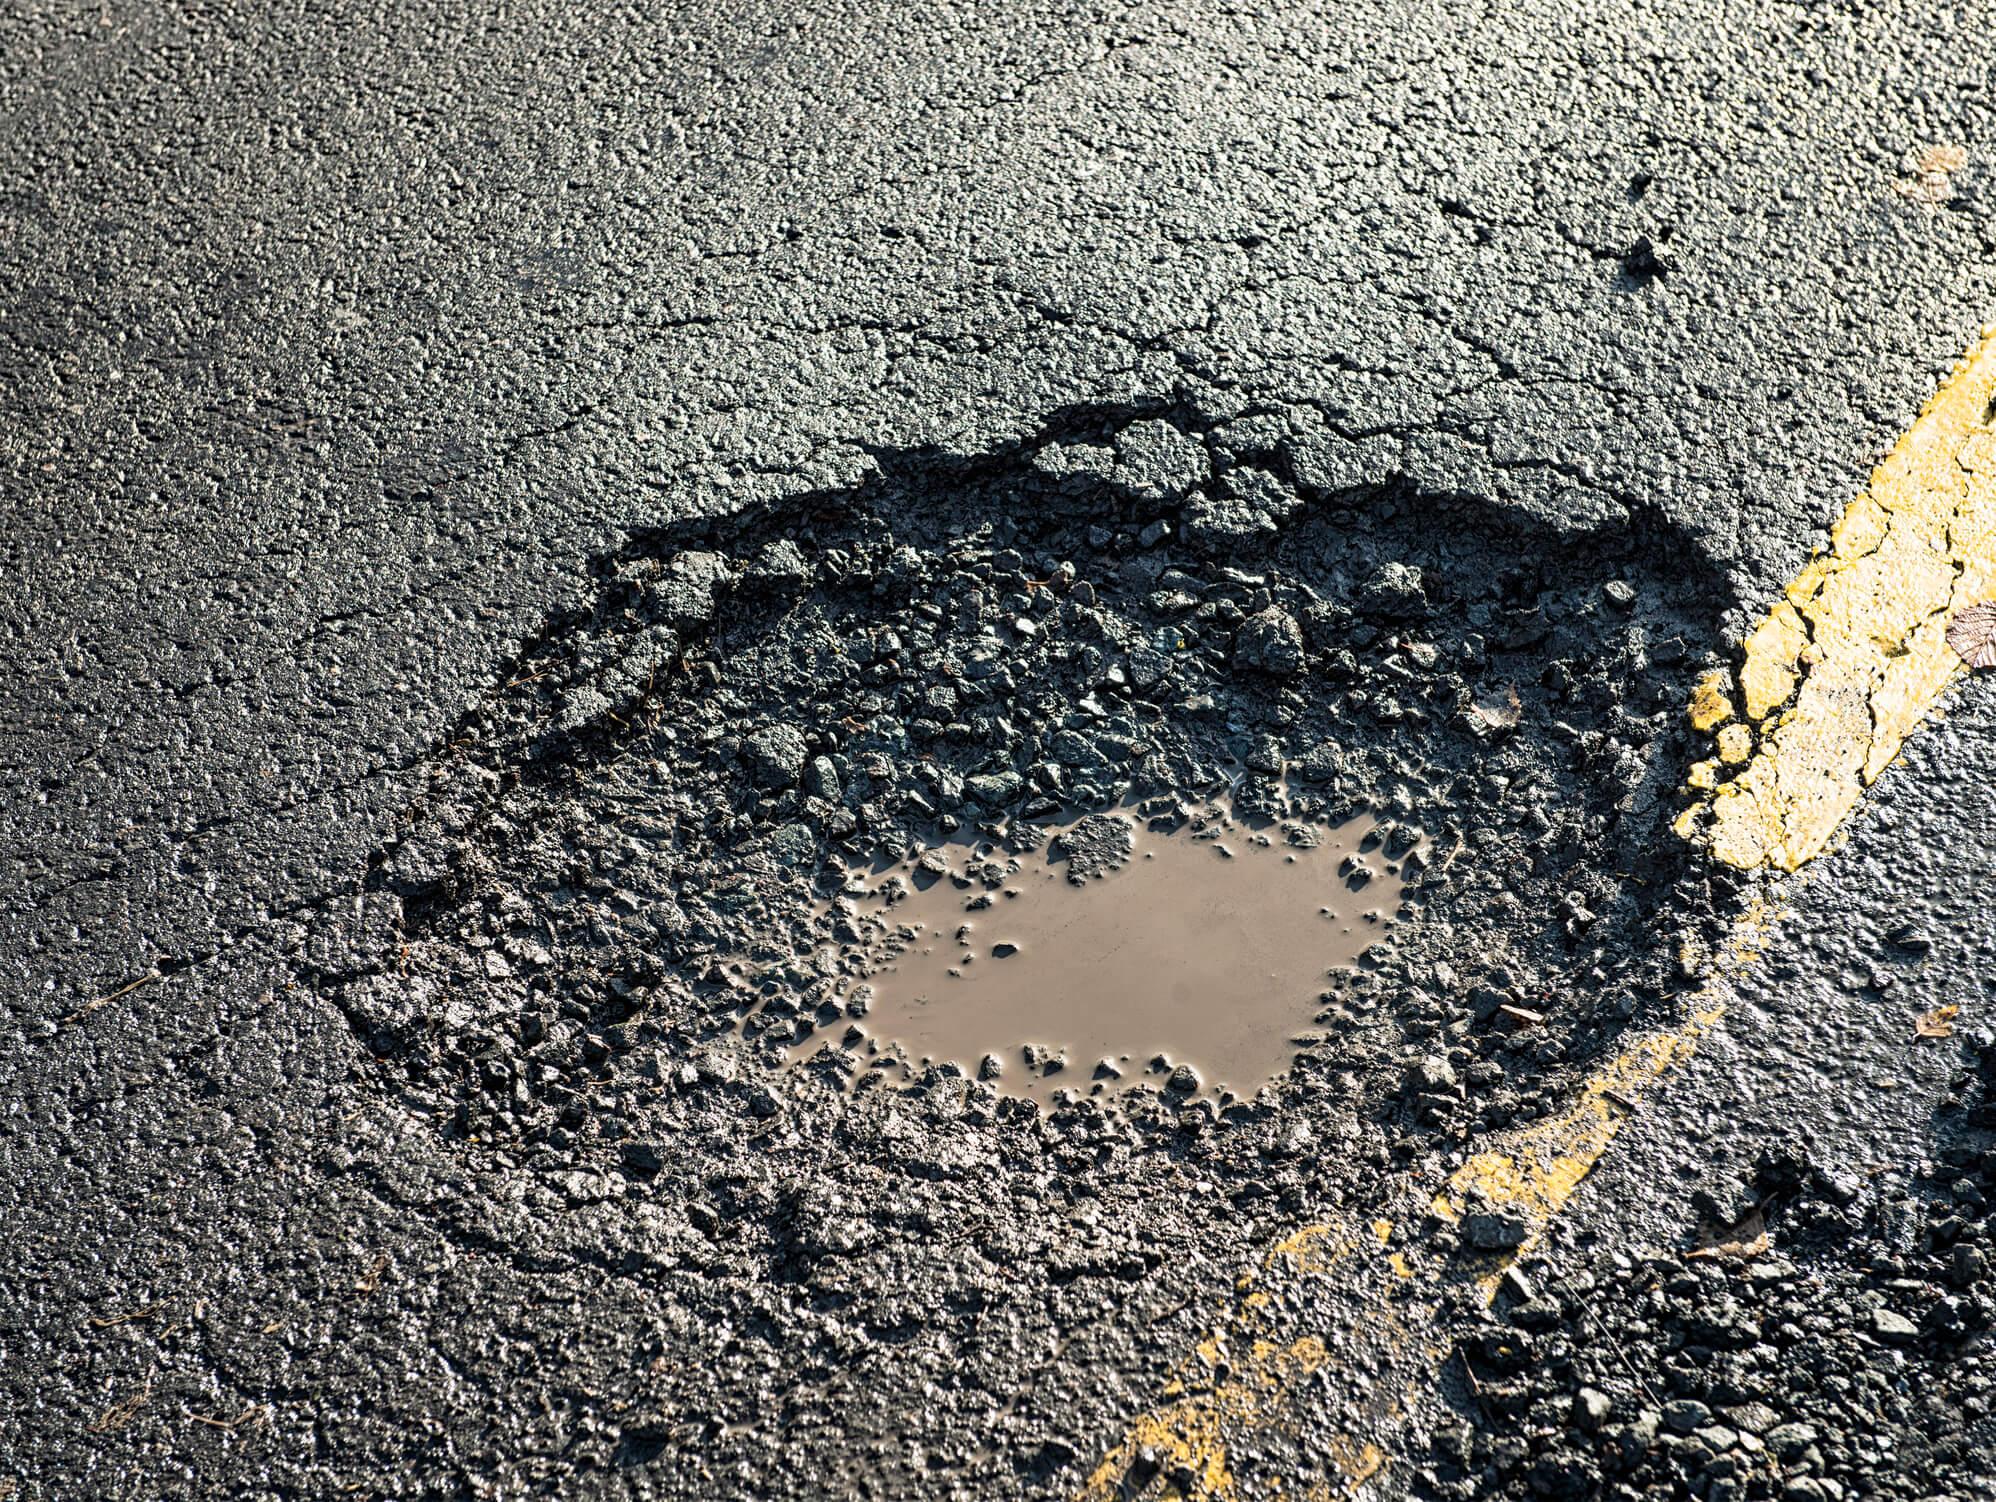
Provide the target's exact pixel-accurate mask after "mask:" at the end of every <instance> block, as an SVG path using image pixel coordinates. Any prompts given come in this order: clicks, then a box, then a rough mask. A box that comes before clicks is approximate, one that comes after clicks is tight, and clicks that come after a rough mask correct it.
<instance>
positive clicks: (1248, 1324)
mask: <svg viewBox="0 0 1996 1502" xmlns="http://www.w3.org/2000/svg"><path fill="white" fill-rule="evenodd" d="M1759 932H1760V925H1759V922H1758V917H1757V912H1756V916H1755V920H1754V921H1751V922H1743V923H1742V924H1741V925H1740V927H1739V929H1738V930H1737V937H1736V939H1735V941H1734V943H1733V944H1732V945H1731V946H1730V947H1729V949H1728V951H1727V953H1726V954H1725V955H1723V956H1722V957H1721V960H1720V968H1721V970H1722V972H1723V973H1724V974H1727V975H1730V974H1733V973H1737V971H1738V970H1739V969H1740V968H1741V967H1743V966H1744V965H1745V964H1747V963H1748V962H1749V961H1750V960H1751V958H1752V957H1753V955H1754V953H1755V952H1756V940H1757V936H1758V934H1759ZM1726 994H1727V983H1726V981H1724V980H1723V979H1718V980H1714V981H1713V982H1712V983H1711V984H1710V985H1708V986H1707V987H1706V988H1705V989H1704V990H1703V991H1702V992H1701V993H1700V995H1699V997H1698V998H1697V1000H1696V1001H1695V1002H1694V1004H1693V1005H1692V1006H1691V1008H1690V1012H1689V1016H1688V1017H1687V1018H1686V1020H1685V1021H1684V1022H1683V1023H1681V1024H1679V1025H1678V1026H1677V1027H1675V1028H1672V1029H1669V1030H1667V1031H1664V1032H1660V1033H1656V1034H1652V1035H1649V1036H1646V1037H1644V1038H1642V1039H1639V1040H1638V1041H1637V1042H1635V1043H1633V1044H1631V1045H1630V1046H1629V1047H1627V1048H1625V1049H1624V1050H1623V1051H1622V1052H1621V1053H1620V1054H1618V1055H1617V1056H1616V1057H1615V1058H1614V1059H1613V1060H1611V1061H1610V1062H1609V1063H1608V1064H1607V1065H1606V1066H1604V1067H1603V1068H1601V1069H1600V1070H1598V1071H1596V1072H1595V1073H1594V1074H1593V1075H1591V1076H1590V1077H1589V1078H1588V1080H1587V1081H1586V1083H1585V1084H1584V1085H1583V1086H1582V1087H1581V1091H1580V1097H1579V1100H1578V1101H1577V1102H1576V1104H1575V1105H1574V1106H1573V1107H1572V1108H1571V1109H1569V1110H1568V1111H1566V1112H1564V1113H1563V1114H1561V1115H1559V1116H1557V1117H1554V1118H1551V1119H1549V1120H1547V1121H1543V1122H1538V1123H1535V1124H1534V1125H1532V1126H1530V1127H1527V1128H1524V1129H1522V1130H1520V1131H1518V1132H1515V1133H1511V1134H1509V1135H1508V1136H1507V1137H1505V1138H1504V1139H1503V1140H1502V1141H1501V1142H1500V1143H1499V1144H1497V1145H1496V1146H1494V1147H1492V1148H1491V1149H1489V1150H1487V1151H1485V1152H1481V1153H1478V1154H1477V1155H1475V1156H1474V1157H1472V1158H1471V1159H1470V1160H1469V1161H1468V1162H1466V1163H1465V1164H1464V1165H1463V1166H1462V1167H1461V1168H1459V1169H1457V1170H1456V1172H1455V1173H1454V1174H1453V1175H1452V1176H1451V1177H1450V1178H1449V1180H1448V1183H1447V1184H1446V1186H1444V1187H1443V1188H1442V1189H1441V1190H1440V1191H1439V1192H1438V1193H1433V1194H1424V1193H1422V1192H1421V1191H1419V1190H1418V1189H1417V1188H1415V1187H1414V1186H1409V1187H1408V1188H1406V1189H1405V1190H1403V1191H1402V1192H1401V1194H1400V1195H1399V1196H1398V1197H1397V1200H1396V1202H1395V1203H1394V1204H1392V1205H1391V1206H1389V1207H1388V1208H1389V1209H1391V1210H1392V1211H1393V1212H1394V1215H1392V1216H1387V1215H1381V1216H1379V1217H1377V1218H1375V1219H1373V1220H1372V1221H1371V1222H1370V1223H1369V1224H1366V1225H1364V1226H1356V1225H1353V1226H1346V1225H1341V1224H1337V1223H1326V1224H1322V1225H1313V1226H1306V1227H1304V1228H1303V1229H1302V1230H1300V1231H1297V1232H1294V1233H1293V1234H1291V1235H1290V1236H1288V1237H1286V1238H1285V1239H1284V1240H1282V1241H1281V1242H1279V1243H1278V1244H1277V1245H1276V1246H1275V1248H1274V1249H1273V1250H1272V1251H1271V1252H1270V1253H1269V1254H1268V1256H1267V1257H1266V1258H1265V1259H1264V1260H1263V1262H1262V1265H1261V1267H1260V1269H1259V1270H1258V1271H1257V1272H1256V1273H1255V1274H1254V1275H1252V1276H1250V1277H1247V1278H1243V1279H1242V1280H1241V1282H1240V1284H1239V1286H1238V1287H1237V1288H1236V1289H1235V1290H1234V1293H1233V1295H1232V1297H1231V1298H1230V1299H1229V1300H1228V1301H1227V1304H1226V1307H1225V1308H1224V1310H1223V1311H1222V1314H1221V1317H1220V1319H1219V1320H1218V1321H1217V1322H1216V1323H1215V1326H1214V1328H1213V1330H1212V1333H1210V1334H1209V1335H1207V1336H1206V1338H1205V1339H1204V1340H1202V1341H1200V1342H1199V1344H1198V1345H1197V1346H1196V1347H1195V1348H1194V1349H1193V1352H1192V1354H1191V1355H1190V1356H1189V1357H1188V1358H1187V1359H1186V1360H1185V1361H1184V1362H1183V1363H1181V1364H1180V1366H1179V1368H1178V1370H1177V1371H1176V1372H1175V1373H1174V1374H1173V1376H1172V1378H1171V1380H1170V1382H1168V1383H1167V1384H1166V1386H1165V1389H1164V1393H1163V1401H1162V1402H1160V1403H1159V1404H1158V1405H1157V1406H1156V1407H1155V1408H1153V1409H1151V1410H1149V1411H1148V1412H1146V1413H1143V1414H1140V1415H1139V1416H1138V1417H1137V1418H1136V1419H1135V1420H1133V1421H1132V1422H1131V1423H1130V1424H1129V1426H1128V1427H1127V1428H1126V1430H1125V1431H1124V1434H1123V1438H1122V1440H1121V1441H1120V1442H1119V1443H1118V1444H1117V1445H1116V1446H1115V1447H1114V1448H1113V1449H1111V1450H1110V1451H1109V1452H1108V1454H1106V1455H1105V1456H1103V1458H1102V1460H1101V1462H1100V1463H1099V1464H1098V1465H1097V1466H1096V1468H1095V1470H1094V1471H1093V1472H1091V1473H1090V1475H1089V1477H1088V1479H1087V1481H1086V1483H1085V1484H1084V1485H1083V1486H1082V1488H1081V1490H1080V1491H1079V1492H1078V1493H1077V1494H1076V1502H1128V1499H1132V1498H1136V1497H1140V1496H1141V1497H1146V1498H1148V1497H1157V1498H1161V1499H1165V1498H1170V1499H1180V1502H1243V1499H1245V1498H1249V1497H1262V1496H1265V1497H1269V1498H1283V1497H1305V1498H1310V1499H1313V1502H1343V1499H1351V1498H1356V1497H1358V1496H1360V1495H1361V1494H1362V1493H1363V1492H1364V1491H1365V1488H1366V1484H1367V1483H1368V1482H1370V1481H1371V1480H1372V1479H1373V1478H1374V1477H1376V1476H1378V1475H1379V1474H1380V1473H1381V1472H1382V1471H1383V1470H1384V1469H1385V1468H1386V1466H1387V1464H1388V1462H1389V1459H1390V1457H1391V1454H1392V1446H1393V1440H1394V1437H1395V1436H1396V1435H1397V1434H1398V1433H1399V1432H1400V1430H1401V1428H1402V1426H1403V1425H1404V1423H1405V1420H1406V1419H1407V1417H1408V1415H1409V1413H1410V1411H1411V1410H1412V1409H1413V1407H1414V1405H1415V1404H1416V1403H1417V1402H1418V1401H1419V1399H1420V1398H1421V1397H1422V1396H1423V1395H1424V1394H1425V1393H1426V1392H1427V1391H1428V1390H1429V1388H1430V1387H1431V1386H1432V1384H1433V1382H1434V1378H1435V1375H1436V1372H1437V1370H1438V1368H1439V1367H1440V1365H1441V1363H1442V1362H1443V1361H1444V1360H1445V1359H1446V1358H1447V1356H1448V1352H1449V1349H1450V1345H1449V1342H1448V1341H1447V1339H1446V1338H1445V1337H1444V1336H1443V1335H1442V1334H1441V1333H1440V1330H1439V1327H1440V1323H1441V1319H1442V1317H1443V1313H1444V1310H1445V1308H1446V1305H1447V1302H1448V1300H1447V1295H1448V1294H1450V1293H1451V1292H1453V1291H1454V1290H1456V1289H1459V1288H1463V1287H1470V1288H1473V1289H1474V1290H1475V1291H1476V1293H1477V1294H1478V1296H1479V1297H1481V1298H1483V1299H1484V1300H1485V1301H1486V1302H1487V1301H1488V1300H1489V1299H1490V1298H1492V1297H1493V1296H1494V1295H1495V1292H1496V1289H1497V1287H1498V1284H1499V1282H1500V1280H1501V1279H1502V1277H1503V1273H1504V1269H1505V1268H1506V1267H1508V1266H1510V1264H1511V1263H1512V1262H1513V1261H1515V1260H1516V1259H1517V1258H1518V1257H1520V1256H1523V1255H1525V1254H1526V1253H1527V1252H1529V1251H1530V1250H1531V1249H1532V1248H1533V1247H1534V1246H1535V1245H1536V1244H1537V1242H1538V1240H1539V1238H1540V1236H1541V1235H1542V1234H1543V1232H1544V1231H1545V1229H1546V1227H1547V1226H1548V1225H1550V1224H1551V1222H1552V1220H1553V1218H1554V1217H1555V1216H1557V1215H1558V1214H1559V1212H1560V1210H1561V1209H1562V1208H1563V1207H1564V1206H1565V1204H1566V1202H1567V1200H1568V1199H1569V1198H1571V1197H1572V1195H1573V1193H1574V1191H1575V1190H1576V1189H1577V1188H1578V1187H1579V1186H1580V1184H1581V1182H1582V1180H1584V1179H1585V1178H1586V1177H1587V1175H1588V1173H1589V1172H1591V1171H1592V1169H1593V1167H1594V1164H1595V1163H1596V1162H1597V1161H1598V1160H1599V1159H1600V1157H1601V1155H1602V1154H1603V1153H1604V1152H1606V1151H1607V1148H1608V1144H1609V1143H1610V1142H1612V1141H1613V1140H1614V1138H1615V1135H1616V1134H1617V1133H1618V1132H1619V1131H1621V1129H1622V1126H1623V1124H1624V1123H1625V1122H1626V1121H1627V1120H1629V1119H1630V1117H1631V1116H1632V1115H1633V1113H1634V1112H1635V1110H1636V1109H1637V1108H1638V1106H1640V1104H1641V1103H1642V1100H1643V1098H1644V1096H1645V1094H1647V1093H1648V1092H1649V1091H1651V1090H1653V1089H1654V1088H1655V1087H1656V1086H1657V1084H1658V1083H1659V1082H1660V1081H1661V1080H1662V1079H1663V1078H1664V1077H1665V1076H1667V1075H1668V1074H1669V1073H1670V1072H1671V1071H1672V1070H1674V1069H1676V1068H1677V1067H1678V1066H1679V1065H1680V1064H1682V1063H1683V1062H1684V1061H1685V1060H1686V1059H1688V1058H1689V1057H1690V1056H1691V1053H1692V1050H1693V1049H1694V1048H1696V1047H1697V1044H1698V1040H1699V1039H1700V1038H1702V1037H1703V1036H1704V1035H1705V1034H1706V1033H1707V1032H1708V1031H1710V1030H1711V1028H1712V1027H1713V1026H1714V1025H1715V1024H1716V1023H1717V1022H1718V1020H1719V1018H1720V1016H1721V1015H1723V1013H1724V1011H1725V997H1726ZM1478 1210H1490V1211H1496V1212H1501V1213H1504V1214H1506V1215H1508V1216H1510V1217H1512V1218H1513V1219H1515V1220H1517V1221H1520V1222H1522V1223H1523V1227H1524V1239H1523V1241H1522V1243H1521V1244H1520V1245H1519V1246H1517V1247H1515V1248H1513V1249H1511V1250H1509V1251H1505V1252H1501V1253H1497V1254H1494V1255H1477V1254H1474V1253H1470V1254H1467V1255H1459V1256H1455V1257H1448V1256H1442V1255H1438V1254H1436V1253H1434V1252H1433V1251H1432V1250H1430V1249H1429V1248H1427V1247H1425V1246H1423V1245H1422V1244H1421V1243H1419V1242H1409V1243H1407V1244H1406V1245H1404V1246H1396V1241H1398V1240H1400V1239H1401V1238H1399V1237H1398V1235H1397V1228H1398V1226H1400V1225H1404V1224H1415V1223H1418V1222H1419V1220H1420V1219H1421V1217H1422V1215H1423V1212H1425V1213H1426V1214H1427V1215H1430V1216H1433V1217H1435V1218H1436V1219H1438V1220H1441V1221H1444V1222H1448V1223H1451V1224H1454V1223H1458V1222H1460V1221H1461V1220H1462V1219H1463V1217H1464V1216H1465V1215H1467V1214H1469V1213H1471V1212H1474V1211H1478ZM1396 1217H1397V1219H1396ZM1354 1309H1358V1310H1363V1311H1365V1313H1364V1316H1363V1317H1362V1319H1360V1320H1359V1321H1356V1322H1351V1321H1347V1322H1345V1323H1344V1324H1341V1325H1339V1326H1338V1327H1337V1328H1335V1329H1332V1328H1327V1326H1326V1320H1327V1318H1330V1317H1334V1316H1335V1315H1337V1314H1338V1313H1339V1312H1341V1311H1350V1310H1354ZM1306 1383H1312V1384H1314V1385H1315V1386H1316V1387H1317V1388H1318V1390H1319V1391H1320V1393H1321V1394H1322V1395H1323V1396H1324V1397H1326V1398H1327V1399H1333V1400H1335V1401H1334V1405H1333V1406H1335V1407H1336V1409H1337V1411H1338V1412H1339V1413H1340V1415H1341V1419H1342V1425H1343V1427H1342V1428H1341V1430H1340V1431H1339V1432H1337V1433H1335V1434H1332V1435H1329V1436H1323V1435H1313V1436H1312V1441H1313V1448H1315V1449H1316V1450H1317V1452H1318V1453H1317V1466H1316V1469H1317V1472H1318V1474H1316V1475H1314V1476H1304V1477H1297V1476H1293V1475H1285V1474H1283V1473H1281V1472H1280V1471H1269V1470H1267V1469H1266V1468H1264V1467H1262V1466H1256V1468H1255V1474H1254V1478H1253V1480H1252V1481H1251V1482H1250V1481H1248V1480H1247V1479H1246V1478H1245V1477H1244V1476H1243V1474H1242V1468H1241V1466H1240V1464H1239V1460H1238V1456H1239V1452H1240V1451H1241V1450H1242V1449H1243V1448H1246V1449H1249V1450H1253V1449H1256V1448H1259V1447H1260V1442H1261V1441H1263V1440H1264V1439H1265V1438H1266V1437H1267V1436H1268V1435H1269V1434H1270V1433H1271V1432H1274V1433H1286V1432H1288V1430H1289V1429H1290V1428H1291V1427H1293V1423H1294V1414H1293V1412H1292V1401H1293V1399H1294V1397H1295V1395H1296V1393H1297V1391H1298V1389H1300V1388H1302V1387H1303V1386H1304V1384H1306Z"/></svg>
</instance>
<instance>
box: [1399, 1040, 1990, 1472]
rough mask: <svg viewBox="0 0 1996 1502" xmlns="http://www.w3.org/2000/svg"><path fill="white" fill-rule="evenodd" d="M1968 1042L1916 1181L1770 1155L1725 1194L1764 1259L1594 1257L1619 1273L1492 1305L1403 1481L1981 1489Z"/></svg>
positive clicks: (1981, 1285) (1977, 1183)
mask: <svg viewBox="0 0 1996 1502" xmlns="http://www.w3.org/2000/svg"><path fill="white" fill-rule="evenodd" d="M1966 1052H1967V1055H1968V1057H1969V1059H1970V1060H1971V1063H1972V1067H1971V1068H1970V1069H1969V1070H1968V1071H1967V1072H1966V1073H1965V1075H1964V1078H1963V1082H1962V1084H1963V1088H1962V1089H1961V1091H1960V1092H1959V1093H1958V1094H1957V1095H1956V1096H1955V1097H1954V1098H1953V1100H1954V1104H1953V1105H1952V1106H1951V1107H1950V1116H1951V1118H1952V1119H1951V1120H1950V1121H1949V1122H1948V1123H1947V1126H1948V1130H1947V1132H1946V1134H1945V1136H1944V1138H1943V1139H1942V1140H1943V1141H1944V1142H1945V1143H1946V1144H1947V1145H1946V1146H1944V1147H1942V1148H1941V1149H1940V1157H1939V1160H1938V1161H1936V1162H1935V1164H1934V1165H1933V1168H1932V1171H1931V1173H1930V1174H1929V1175H1928V1176H1927V1177H1926V1179H1925V1180H1924V1181H1922V1182H1920V1183H1917V1184H1916V1185H1914V1186H1912V1187H1911V1190H1910V1192H1907V1191H1895V1192H1889V1193H1877V1192H1872V1191H1870V1190H1868V1189H1866V1188H1864V1187H1862V1186H1860V1185H1856V1184H1853V1183H1852V1182H1850V1181H1849V1180H1847V1179H1846V1178H1845V1177H1844V1176H1843V1175H1842V1174H1841V1172H1840V1171H1839V1170H1837V1169H1836V1168H1834V1167H1829V1166H1824V1165H1817V1164H1815V1163H1812V1162H1811V1161H1810V1160H1809V1158H1808V1157H1807V1156H1806V1155H1803V1154H1801V1153H1798V1152H1794V1151H1780V1152H1770V1153H1769V1154H1767V1155H1765V1156H1764V1157H1763V1159H1762V1161H1761V1164H1760V1166H1759V1168H1758V1170H1757V1171H1756V1173H1755V1175H1754V1177H1753V1179H1752V1181H1751V1182H1750V1183H1746V1184H1742V1185H1741V1186H1740V1197H1741V1199H1742V1200H1744V1201H1747V1202H1750V1203H1753V1204H1755V1205H1757V1206H1760V1207H1763V1208H1764V1210H1765V1214H1766V1217H1767V1224H1768V1226H1769V1228H1770V1235H1771V1240H1772V1247H1771V1248H1769V1249H1767V1250H1765V1251H1763V1252H1762V1253H1760V1254H1759V1255H1756V1256H1755V1257H1753V1258H1751V1259H1740V1260H1730V1261H1721V1260H1704V1261H1700V1260H1692V1259H1689V1258H1688V1257H1687V1256H1686V1255H1684V1254H1681V1253H1675V1252H1672V1251H1669V1250H1667V1249H1666V1250H1659V1251H1655V1252H1645V1253H1641V1254H1637V1255H1625V1254H1623V1253H1621V1252H1611V1253H1610V1254H1609V1256H1608V1258H1607V1262H1606V1265H1607V1266H1608V1267H1609V1268H1610V1269H1611V1271H1612V1276H1608V1277H1597V1276H1595V1275H1594V1274H1592V1273H1587V1272H1579V1273H1571V1274H1568V1275H1566V1276H1562V1277H1557V1278H1552V1279H1549V1280H1547V1281H1546V1283H1545V1284H1544V1285H1543V1287H1541V1288H1540V1289H1539V1291H1538V1293H1537V1297H1536V1299H1535V1300H1534V1301H1531V1302H1524V1301H1520V1300H1518V1299H1516V1298H1512V1297H1509V1296H1500V1298H1499V1301H1498V1305H1497V1307H1496V1308H1495V1309H1494V1310H1493V1311H1491V1312H1490V1313H1488V1314H1487V1315H1484V1316H1483V1321H1484V1323H1483V1325H1482V1327H1481V1331H1480V1333H1478V1332H1477V1331H1474V1330H1472V1331H1471V1332H1469V1333H1467V1334H1466V1335H1465V1337H1464V1338H1465V1340H1466V1341H1469V1342H1471V1343H1472V1344H1473V1346H1474V1350H1473V1352H1472V1354H1471V1356H1470V1359H1471V1360H1472V1361H1475V1362H1476V1366H1475V1370H1476V1371H1478V1372H1479V1373H1481V1372H1484V1371H1485V1370H1486V1369H1487V1370H1489V1371H1490V1372H1491V1373H1492V1374H1493V1375H1492V1376H1490V1377H1487V1378H1484V1379H1483V1380H1481V1381H1479V1383H1478V1385H1477V1387H1476V1389H1475V1390H1474V1392H1469V1391H1464V1392H1461V1393H1458V1394H1457V1395H1456V1398H1455V1401H1456V1403H1457V1406H1458V1407H1459V1408H1460V1409H1461V1410H1462V1411H1463V1412H1464V1414H1465V1416H1467V1417H1472V1418H1473V1420H1474V1422H1473V1424H1466V1425H1465V1426H1464V1427H1463V1428H1462V1429H1460V1430H1457V1429H1453V1428H1451V1427H1449V1426H1448V1425H1446V1424H1444V1425H1443V1426H1441V1427H1440V1428H1439V1429H1438V1430H1437V1432H1436V1434H1435V1436H1434V1442H1433V1444H1432V1446H1431V1454H1430V1457H1429V1463H1428V1464H1426V1465H1425V1466H1423V1467H1422V1468H1421V1469H1420V1470H1419V1474H1418V1476H1417V1477H1416V1478H1415V1484H1414V1486H1413V1488H1412V1494H1413V1495H1414V1496H1416V1497H1418V1498H1451V1499H1460V1498H1468V1497H1505V1496H1509V1497H1520V1498H1523V1497H1575V1498H1578V1497H1608V1498H1616V1499H1636V1498H1647V1497H1665V1496H1676V1497H1682V1496H1693V1497H1699V1498H1703V1499H1705V1502H1712V1499H1721V1502H1733V1499H1737V1502H1774V1499H1779V1502H1796V1499H1810V1502H1843V1499H1846V1498H1857V1497H1885V1498H1904V1499H1907V1502H1913V1499H1924V1498H1929V1497H1937V1496H1958V1497H1963V1498H1969V1497H1982V1496H1987V1495H1989V1490H1988V1488H1989V1481H1990V1475H1991V1472H1990V1469H1989V1459H1990V1456H1991V1455H1993V1454H1996V1340H1992V1338H1991V1332H1992V1330H1996V1283H1992V1280H1991V1279H1990V1276H1989V1259H1990V1255H1991V1248H1992V1245H1993V1244H1996V1104H1992V1103H1993V1102H1996V1048H1991V1047H1987V1046H1981V1047H1977V1048H1974V1049H1970V1050H1967V1051H1966ZM1544 1306H1549V1307H1550V1318H1548V1317H1547V1316H1546V1308H1545V1307H1544ZM1499 1353H1502V1354H1508V1356H1509V1360H1508V1361H1496V1360H1488V1359H1487V1358H1489V1357H1490V1356H1492V1355H1493V1354H1499ZM1916 1356H1917V1359H1918V1361H1919V1363H1920V1365H1919V1366H1917V1367H1915V1366H1914V1365H1913V1364H1912V1363H1913V1361H1914V1360H1915V1358H1916ZM1479 1358H1484V1359H1479ZM1916 1374H1917V1375H1916Z"/></svg>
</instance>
